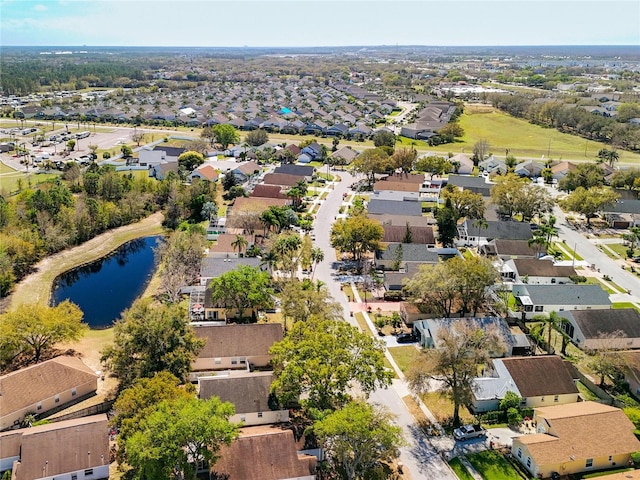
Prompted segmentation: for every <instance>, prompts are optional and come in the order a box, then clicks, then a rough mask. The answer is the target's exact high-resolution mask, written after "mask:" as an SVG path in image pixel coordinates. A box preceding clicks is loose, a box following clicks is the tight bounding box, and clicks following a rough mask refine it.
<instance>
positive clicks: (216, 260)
mask: <svg viewBox="0 0 640 480" xmlns="http://www.w3.org/2000/svg"><path fill="white" fill-rule="evenodd" d="M226 235H228V234H226ZM233 237H234V239H235V235H233ZM232 253H233V252H229V255H228V256H227V255H226V254H225V255H224V257H222V258H220V256H217V255H216V256H206V257H204V258H203V259H202V263H201V265H200V285H207V284H208V283H209V280H211V279H212V278H216V277H219V276H220V275H222V274H223V273H226V272H229V271H231V270H235V269H236V268H238V267H239V266H241V265H245V266H249V267H259V266H260V259H259V258H255V257H240V258H238V255H235V256H234V255H233V254H232Z"/></svg>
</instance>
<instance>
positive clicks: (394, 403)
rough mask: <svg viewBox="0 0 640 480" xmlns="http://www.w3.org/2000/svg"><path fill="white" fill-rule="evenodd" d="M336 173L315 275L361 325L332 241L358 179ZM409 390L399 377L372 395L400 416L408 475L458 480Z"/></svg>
mask: <svg viewBox="0 0 640 480" xmlns="http://www.w3.org/2000/svg"><path fill="white" fill-rule="evenodd" d="M336 173H337V174H339V175H340V177H341V179H342V181H341V182H340V183H337V184H334V185H335V188H334V189H333V190H332V191H331V192H330V193H329V194H328V195H327V198H326V199H325V200H324V202H323V204H322V205H321V206H320V208H319V210H318V212H317V215H316V221H315V230H314V231H315V235H316V240H315V243H316V246H318V247H320V248H322V249H323V251H324V252H325V259H324V261H322V262H321V263H320V264H318V266H317V267H316V273H315V278H316V279H318V280H322V281H323V282H325V283H326V284H327V288H328V289H329V292H330V293H331V296H332V297H333V298H334V299H335V300H336V301H337V302H338V303H339V304H340V305H341V306H342V308H343V310H344V313H345V320H347V321H348V322H349V323H350V324H351V325H354V326H357V322H356V321H355V318H353V317H351V316H350V315H349V304H348V303H347V300H346V298H345V295H344V294H343V293H342V292H341V291H340V283H339V282H338V281H337V280H336V278H335V277H336V271H335V270H333V269H332V267H331V266H332V264H333V263H334V262H336V260H337V259H336V256H335V250H334V249H333V248H331V241H330V233H331V225H332V224H333V222H334V221H335V217H336V216H337V215H338V210H339V208H340V205H342V195H343V194H344V193H346V192H348V191H349V185H351V183H353V182H354V181H355V180H356V177H354V176H352V175H351V174H349V173H347V172H334V174H336ZM406 393H408V392H407V388H406V386H405V385H404V382H403V381H401V380H395V381H394V385H393V386H392V387H391V388H388V389H378V390H376V391H375V392H374V393H373V394H372V395H371V400H372V401H373V402H375V403H379V404H381V405H384V406H386V407H387V408H388V409H389V410H390V411H391V412H393V413H394V414H395V415H397V420H396V422H397V424H398V425H399V426H401V427H402V429H403V431H404V434H405V439H406V440H407V442H408V444H409V445H408V446H407V447H404V448H402V449H401V452H400V461H401V462H402V463H403V464H404V466H405V469H404V471H405V472H408V474H407V475H406V477H407V478H411V479H412V480H419V479H425V480H427V479H429V480H455V479H456V476H455V475H454V474H453V473H452V472H451V470H450V469H449V467H448V465H447V464H446V462H445V461H444V460H443V459H442V458H441V457H440V455H439V454H438V453H437V451H436V449H435V448H434V446H433V445H431V443H430V442H429V441H428V440H427V438H426V437H425V436H424V435H423V434H422V432H421V431H420V430H419V429H418V428H417V426H416V425H415V421H414V419H413V416H412V415H411V414H410V413H409V411H408V410H407V408H406V406H405V404H404V402H403V401H402V398H401V395H403V394H406Z"/></svg>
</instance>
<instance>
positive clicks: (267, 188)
mask: <svg viewBox="0 0 640 480" xmlns="http://www.w3.org/2000/svg"><path fill="white" fill-rule="evenodd" d="M249 196H250V197H259V198H287V195H286V194H285V193H282V187H280V185H265V184H258V185H256V186H255V187H254V188H253V191H252V192H251V195H249Z"/></svg>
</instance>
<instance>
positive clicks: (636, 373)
mask: <svg viewBox="0 0 640 480" xmlns="http://www.w3.org/2000/svg"><path fill="white" fill-rule="evenodd" d="M621 358H622V360H623V365H624V366H623V369H622V371H623V373H624V380H625V382H627V384H628V385H629V392H631V393H632V394H633V395H634V396H635V397H636V398H637V397H640V351H637V350H636V351H632V352H624V353H621Z"/></svg>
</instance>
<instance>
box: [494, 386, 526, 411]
mask: <svg viewBox="0 0 640 480" xmlns="http://www.w3.org/2000/svg"><path fill="white" fill-rule="evenodd" d="M520 402H522V398H521V397H520V395H518V394H517V393H515V392H512V391H511V390H509V391H507V393H505V394H504V397H503V398H502V400H500V407H499V408H500V410H502V411H504V412H506V411H507V410H509V409H510V408H520Z"/></svg>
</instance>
